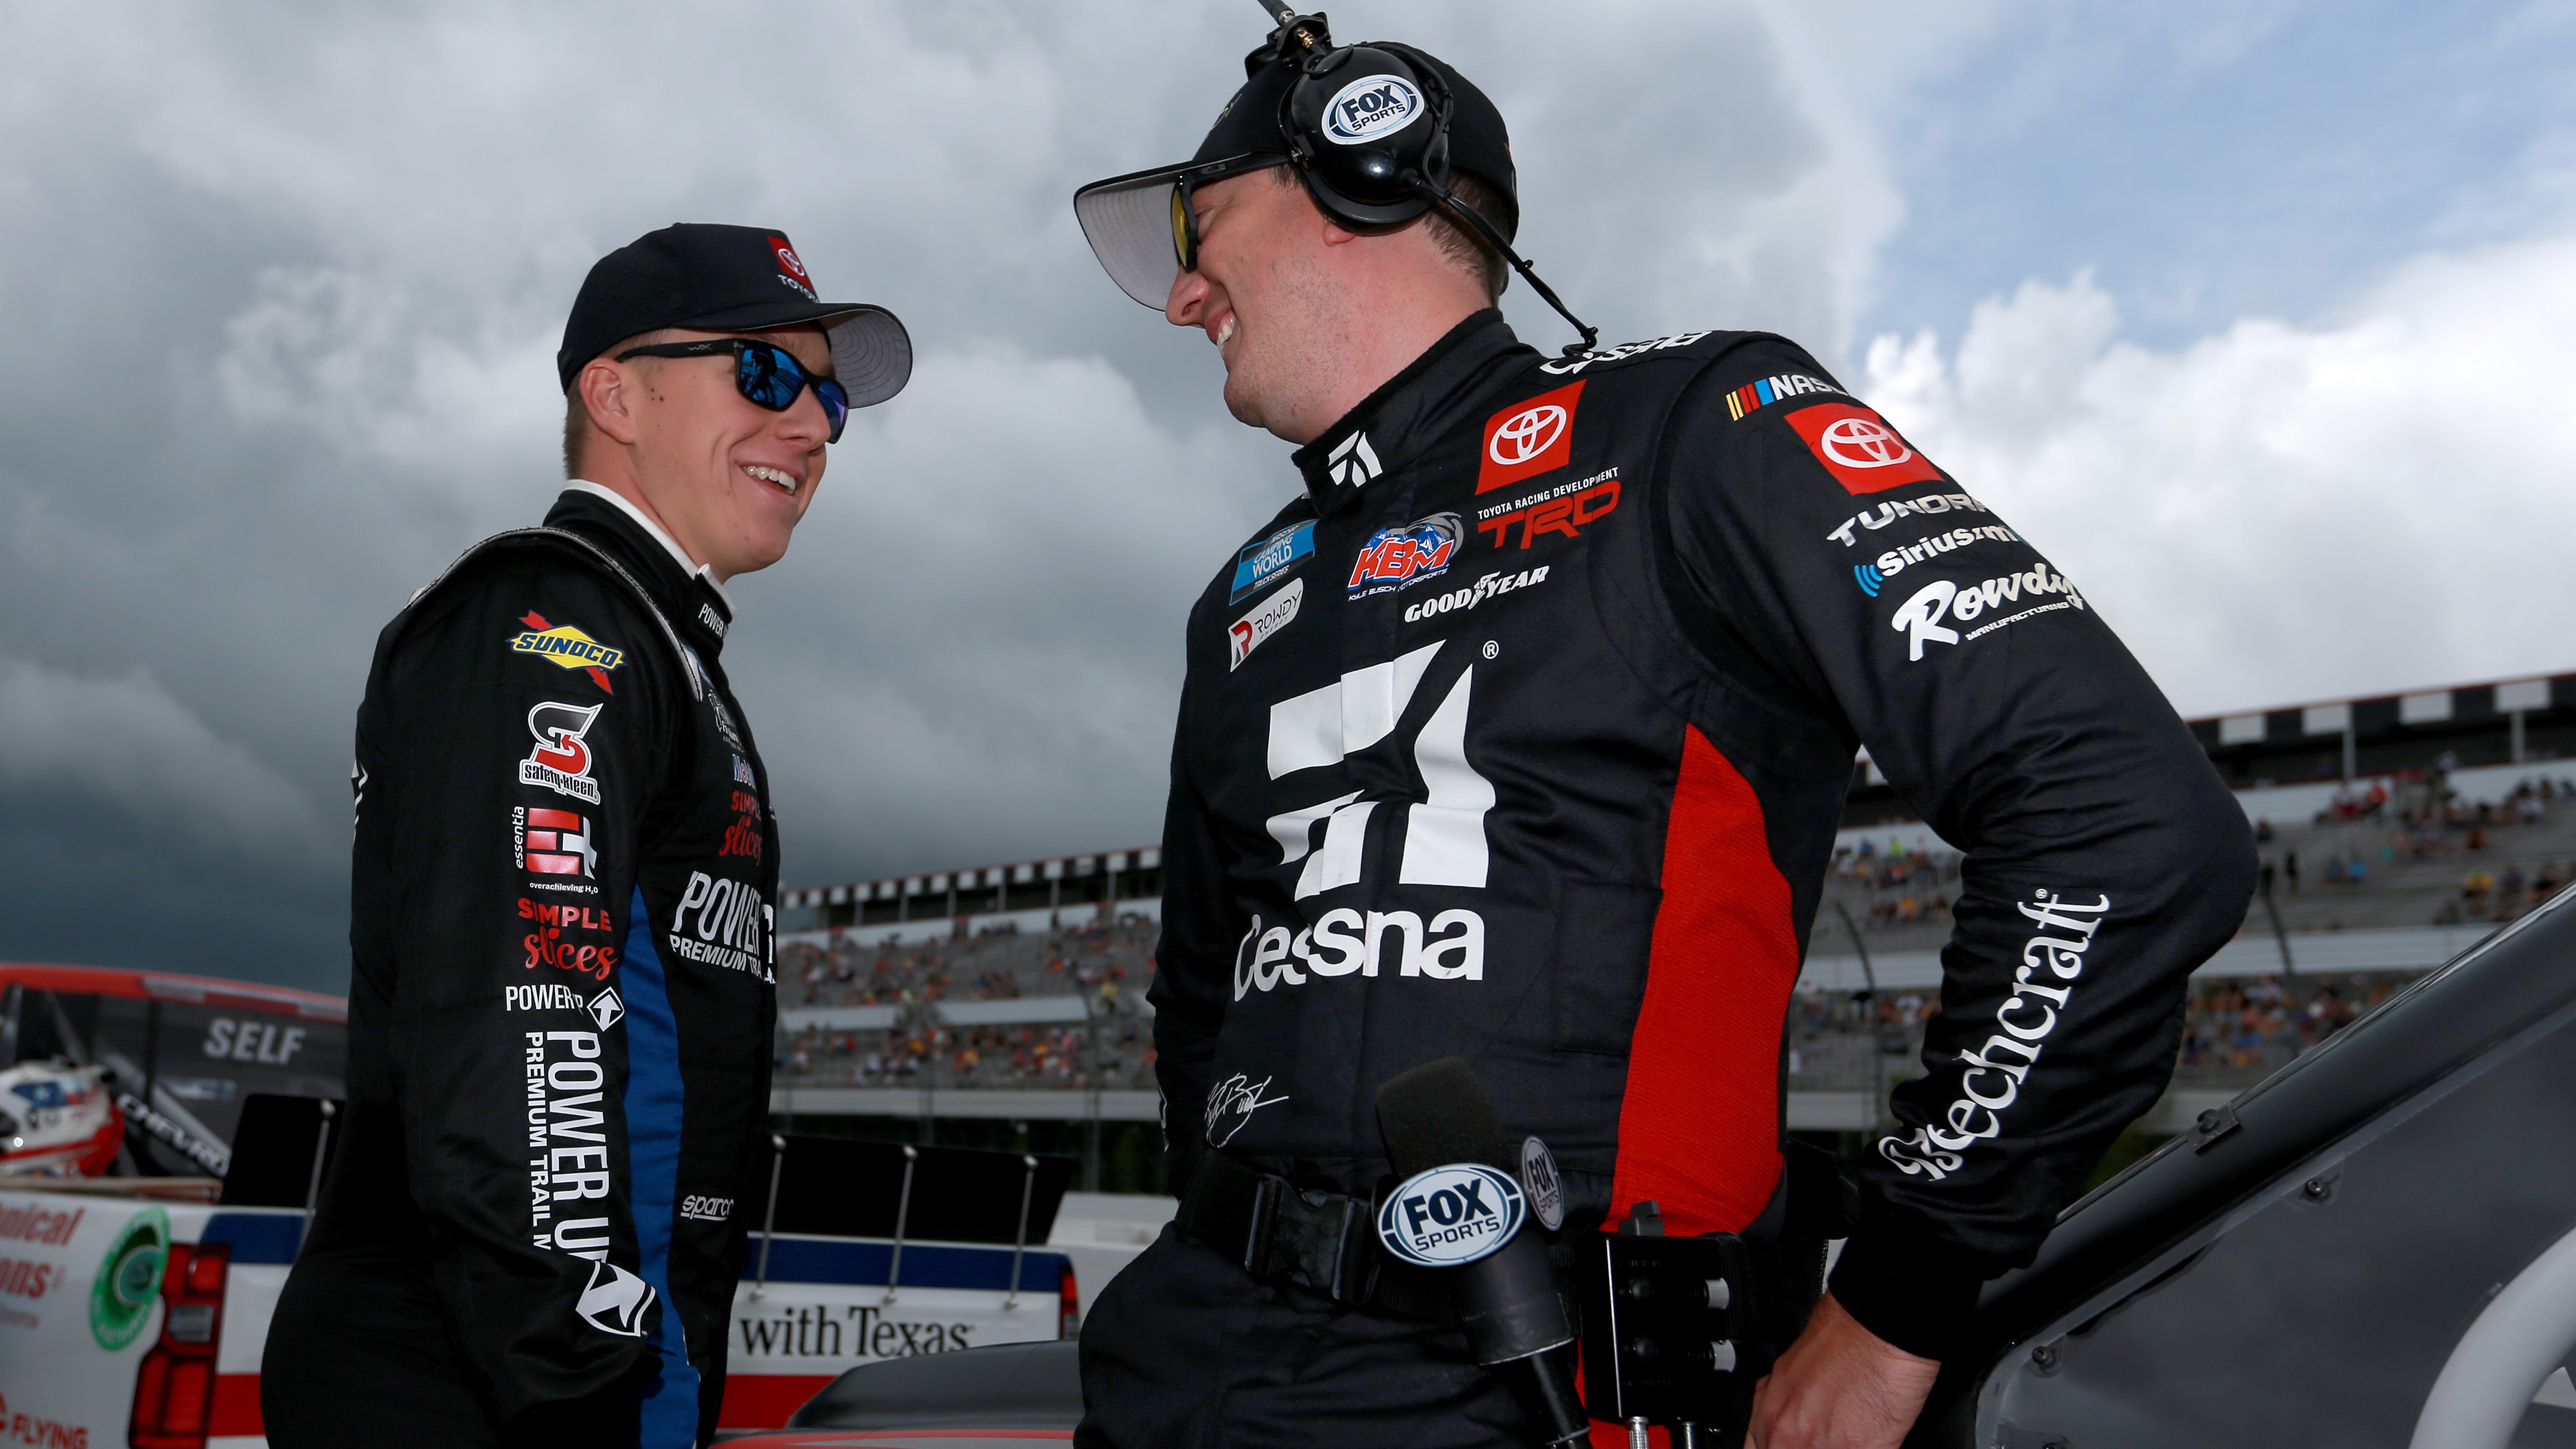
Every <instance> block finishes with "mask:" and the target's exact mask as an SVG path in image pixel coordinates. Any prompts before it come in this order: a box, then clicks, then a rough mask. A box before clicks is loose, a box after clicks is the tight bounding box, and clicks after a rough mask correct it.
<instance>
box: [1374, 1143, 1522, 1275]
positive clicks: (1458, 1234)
mask: <svg viewBox="0 0 2576 1449" xmlns="http://www.w3.org/2000/svg"><path fill="white" fill-rule="evenodd" d="M1528 1216H1529V1200H1528V1199H1527V1198H1526V1197H1524V1196H1523V1195H1522V1193H1521V1185H1520V1184H1519V1183H1517V1182H1514V1181H1512V1179H1511V1177H1510V1175H1509V1174H1507V1173H1501V1172H1497V1171H1495V1170H1494V1169H1492V1168H1490V1167H1487V1166H1485V1165H1484V1164H1483V1163H1481V1162H1456V1163H1451V1164H1450V1165H1449V1166H1447V1167H1435V1168H1432V1169H1431V1170H1430V1171H1428V1172H1418V1173H1415V1174H1414V1175H1413V1176H1411V1177H1408V1178H1406V1179H1405V1180H1404V1181H1403V1182H1401V1183H1399V1184H1397V1186H1396V1189H1395V1191H1394V1192H1392V1193H1390V1194H1388V1195H1387V1199H1386V1206H1385V1207H1383V1208H1380V1209H1378V1214H1377V1236H1378V1241H1380V1242H1382V1243H1384V1244H1386V1250H1387V1251H1388V1252H1390V1253H1393V1254H1395V1255H1396V1256H1397V1257H1399V1258H1402V1259H1403V1260H1404V1261H1406V1262H1408V1263H1418V1264H1421V1265H1422V1266H1424V1267H1426V1268H1447V1267H1454V1266H1456V1265H1458V1264H1460V1263H1472V1262H1474V1261H1476V1260H1477V1259H1478V1258H1482V1257H1486V1256H1488V1255H1490V1254H1492V1253H1493V1252H1495V1251H1496V1250H1498V1249H1500V1248H1501V1247H1502V1246H1503V1245H1504V1244H1505V1243H1508V1242H1510V1241H1511V1240H1512V1234H1513V1233H1515V1232H1517V1231H1519V1229H1520V1225H1521V1220H1522V1219H1524V1218H1526V1217H1528Z"/></svg>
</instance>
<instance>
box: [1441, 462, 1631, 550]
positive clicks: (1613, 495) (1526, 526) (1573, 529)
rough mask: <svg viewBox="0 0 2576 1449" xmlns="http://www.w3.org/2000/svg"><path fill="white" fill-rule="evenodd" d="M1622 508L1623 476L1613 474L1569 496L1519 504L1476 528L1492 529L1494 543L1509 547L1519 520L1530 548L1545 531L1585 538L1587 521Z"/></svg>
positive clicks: (1522, 544)
mask: <svg viewBox="0 0 2576 1449" xmlns="http://www.w3.org/2000/svg"><path fill="white" fill-rule="evenodd" d="M1618 508H1619V480H1618V479H1616V478H1613V479H1611V480H1610V481H1609V482H1607V483H1603V484H1601V485H1600V486H1598V487H1595V488H1587V489H1585V490H1583V491H1582V492H1580V493H1576V494H1572V495H1570V496H1568V497H1563V498H1550V499H1548V500H1547V501H1545V502H1543V503H1533V504H1531V505H1530V506H1529V507H1527V508H1515V509H1513V510H1512V511H1511V512H1509V513H1501V514H1496V515H1495V516H1494V517H1492V518H1487V519H1483V520H1480V521H1479V522H1478V523H1477V524H1476V531H1477V532H1478V533H1491V534H1492V535H1493V536H1494V547H1496V548H1507V547H1509V546H1510V545H1511V541H1512V526H1513V525H1514V524H1518V525H1519V526H1520V530H1521V547H1523V548H1527V547H1529V546H1530V545H1531V544H1534V543H1536V542H1538V536H1539V535H1540V534H1542V533H1561V534H1564V535H1565V536H1566V537H1567V538H1581V537H1582V536H1583V526H1584V525H1585V524H1587V523H1591V522H1592V521H1594V520H1595V519H1599V518H1605V517H1607V516H1609V515H1610V514H1612V513H1615V512H1617V511H1618Z"/></svg>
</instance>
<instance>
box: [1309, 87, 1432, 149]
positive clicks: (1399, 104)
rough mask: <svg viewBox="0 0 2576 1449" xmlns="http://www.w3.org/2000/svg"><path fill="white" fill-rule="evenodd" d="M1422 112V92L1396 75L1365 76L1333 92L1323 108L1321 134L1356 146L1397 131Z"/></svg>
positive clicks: (1334, 140)
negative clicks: (1322, 128)
mask: <svg viewBox="0 0 2576 1449" xmlns="http://www.w3.org/2000/svg"><path fill="white" fill-rule="evenodd" d="M1420 114H1422V92H1420V91H1418V90H1416V89H1414V87H1413V82H1411V81H1409V80H1406V79H1405V78H1404V77H1402V76H1400V75H1365V76H1362V77H1360V78H1359V79H1358V80H1355V81H1353V82H1351V83H1350V84H1349V85H1346V86H1344V87H1342V88H1341V90H1339V91H1337V92H1335V93H1334V96H1333V99H1332V100H1331V101H1330V102H1329V103H1328V104H1326V105H1325V107H1324V134H1325V135H1326V136H1327V137H1330V138H1331V139H1332V141H1333V143H1334V144H1336V145H1341V146H1360V145H1365V144H1367V143H1368V142H1370V141H1374V140H1376V139H1377V138H1378V137H1380V136H1383V135H1385V134H1386V133H1387V132H1389V131H1401V130H1403V129H1404V128H1405V127H1406V126H1408V125H1410V124H1412V122H1413V118H1414V117H1415V116H1418V115H1420Z"/></svg>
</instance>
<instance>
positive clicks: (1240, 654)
mask: <svg viewBox="0 0 2576 1449" xmlns="http://www.w3.org/2000/svg"><path fill="white" fill-rule="evenodd" d="M1305 602H1306V581H1305V580H1304V579H1290V580H1289V581H1288V587H1286V588H1284V589H1281V590H1280V591H1279V593H1278V595H1277V597H1275V598H1272V599H1271V600H1270V601H1269V602H1267V603H1264V604H1260V605H1257V606H1255V607H1254V609H1253V611H1252V612H1251V613H1249V614H1246V615H1244V616H1243V617H1242V618H1240V619H1237V620H1235V621H1234V623H1233V625H1232V626H1231V627H1230V628H1228V629H1227V630H1226V631H1225V643H1226V665H1225V667H1226V671H1227V672H1228V673H1232V672H1233V671H1234V670H1236V669H1238V668H1240V667H1241V666H1242V664H1243V661H1245V660H1246V659H1249V658H1251V657H1252V651H1253V650H1255V649H1258V648H1260V647H1261V645H1262V642H1263V641H1264V640H1266V639H1268V638H1269V637H1270V636H1271V635H1273V634H1276V633H1278V632H1279V631H1280V630H1282V629H1285V628H1287V627H1288V626H1289V625H1290V624H1292V623H1294V622H1296V618H1297V609H1298V606H1299V605H1301V604H1303V603H1305Z"/></svg>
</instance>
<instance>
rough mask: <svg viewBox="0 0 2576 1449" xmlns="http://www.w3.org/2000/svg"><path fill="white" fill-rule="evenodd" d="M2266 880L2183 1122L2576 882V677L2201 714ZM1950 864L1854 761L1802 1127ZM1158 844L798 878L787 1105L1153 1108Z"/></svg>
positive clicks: (1930, 960)
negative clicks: (941, 868) (830, 880)
mask: <svg viewBox="0 0 2576 1449" xmlns="http://www.w3.org/2000/svg"><path fill="white" fill-rule="evenodd" d="M2190 725H2191V729H2192V732H2193V734H2194V735H2195V737H2197V738H2198V739H2199V740H2200V741H2201V743H2202V745H2203V747H2204V748H2205V749H2207V750H2208V752H2209V755H2210V758H2211V761H2212V763H2213V764H2214V765H2215V766H2216V767H2217V768H2218V770H2219V772H2220V774H2221V776H2222V778H2224V779H2226V780H2227V781H2228V783H2229V784H2230V785H2231V786H2232V787H2234V788H2235V790H2236V794H2237V799H2238V800H2239V801H2240V803H2241V804H2242V805H2243V807H2244V809H2245V812H2246V815H2247V818H2248V819H2249V820H2251V821H2253V822H2254V823H2255V824H2256V826H2257V834H2258V841H2259V846H2258V848H2259V851H2260V854H2261V857H2262V860H2263V863H2264V879H2265V881H2266V883H2267V885H2266V889H2265V891H2264V892H2263V893H2262V894H2260V895H2258V897H2257V899H2256V902H2255V906H2254V909H2253V910H2252V911H2250V912H2249V913H2248V917H2247V920H2246V923H2245V926H2244V928H2243V929H2242V930H2241V931H2240V933H2239V935H2238V937H2237V939H2236V940H2234V941H2233V942H2231V943H2230V944H2229V945H2228V946H2226V947H2225V948H2223V949H2222V950H2221V951H2220V952H2219V954H2218V956H2217V957H2216V958H2214V959H2213V960H2212V961H2211V962H2210V963H2209V964H2208V965H2207V966H2205V967H2203V968H2202V970H2201V972H2200V973H2199V975H2198V976H2197V978H2196V979H2195V981H2194V984H2193V990H2192V1000H2191V1007H2190V1016H2189V1019H2188V1024H2187V1027H2186V1031H2185V1039H2184V1044H2183V1049H2182V1053H2181V1058H2180V1061H2179V1064H2178V1067H2177V1071H2176V1077H2175V1085H2174V1090H2173V1091H2172V1092H2170V1093H2169V1094H2168V1096H2167V1098H2166V1100H2165V1102H2164V1103H2163V1104H2161V1105H2160V1106H2159V1108H2158V1109H2157V1111H2156V1112H2155V1113H2154V1114H2152V1115H2151V1117H2150V1119H2149V1121H2148V1123H2147V1124H2146V1125H2147V1126H2149V1127H2150V1128H2154V1129H2158V1130H2166V1131H2171V1130H2176V1129H2177V1128H2178V1127H2179V1126H2180V1125H2181V1124H2183V1123H2186V1122H2188V1121H2189V1120H2190V1118H2191V1117H2192V1116H2193V1115H2195V1114H2196V1113H2197V1112H2198V1111H2200V1110H2201V1109H2202V1108H2204V1107H2207V1106H2214V1105H2216V1104H2217V1103H2218V1102H2219V1101H2223V1100H2224V1099H2225V1098H2226V1097H2228V1096H2231V1095H2233V1094H2234V1093H2235V1092H2236V1091H2237V1090H2240V1089H2241V1088H2242V1087H2244V1086H2246V1085H2248V1084H2250V1083H2252V1082H2253V1081H2256V1080H2259V1079H2260V1078H2261V1077H2262V1076H2263V1075H2265V1074H2266V1073H2268V1072H2270V1071H2271V1070H2273V1069H2275V1068H2277V1067H2278V1066H2279V1065H2281V1064H2282V1063H2283V1062H2286V1061H2288V1060H2290V1059H2291V1058H2292V1057H2295V1056H2296V1055H2297V1054H2298V1053H2299V1052H2301V1051H2303V1050H2306V1049H2307V1048H2308V1047H2309V1046H2312V1045H2313V1044H2314V1043H2316V1042H2317V1041H2321V1040H2323V1039H2324V1038H2325V1037H2327V1036H2329V1035H2331V1034H2333V1033H2334V1032H2335V1031H2338V1030H2340V1029H2342V1027H2344V1026H2346V1025H2349V1024H2350V1023H2351V1022H2352V1021H2353V1020H2355V1019H2357V1018H2358V1017H2359V1016H2360V1015H2361V1014H2362V1013H2364V1012H2366V1011H2368V1010H2369V1009H2370V1008H2372V1007H2373V1006H2376V1005H2377V1004H2378V1003H2379V1002H2380V1001H2382V1000H2384V999H2385V998H2386V997H2387V996H2388V995H2389V994H2390V993H2391V992H2392V991H2394V990H2395V989H2397V988H2398V987H2400V986H2402V985H2403V984H2404V983H2405V982H2407V981H2409V980H2411V979H2413V978H2414V977H2416V976H2419V975H2421V974H2422V973H2423V972H2424V971H2426V970H2428V969H2430V968H2431V967H2433V966H2435V965H2438V964H2440V963H2441V962H2442V961H2444V960H2446V959H2448V958H2449V957H2450V956H2452V955H2454V954H2456V953H2457V952H2459V951H2461V950H2463V949H2466V948H2467V947H2468V946H2469V945H2471V944H2474V943H2475V942H2476V941H2477V940H2478V939H2479V938H2480V937H2481V936H2483V935H2484V934H2486V933H2487V932H2488V931H2489V930H2492V929H2493V928H2494V927H2495V926H2496V925H2498V924H2500V923H2502V922H2505V921H2509V920H2511V919H2513V918H2514V917H2516V916H2517V915H2519V914H2522V913H2524V912H2527V911H2529V910H2530V909H2532V908H2533V907H2535V906H2537V905H2538V904H2540V903H2541V902H2542V901H2544V900H2547V899H2549V898H2550V897H2551V896H2552V895H2553V894H2554V893H2555V892H2557V891H2559V890H2561V889H2563V888H2565V887H2566V886H2567V885H2568V884H2569V882H2570V881H2571V879H2576V760H2571V761H2569V762H2568V763H2565V764H2560V763H2558V761H2559V757H2560V755H2561V753H2562V752H2567V753H2570V754H2576V674H2571V675H2560V676H2553V677H2549V678H2544V679H2518V680H2503V681H2495V682H2491V683H2486V684H2477V685H2464V686H2456V687H2453V688H2449V689H2444V690H2430V691H2423V692H2419V693H2415V694H2403V695H2386V696H2379V697H2374V698H2370V699H2352V700H2341V701H2332V702H2328V703H2323V704H2307V705H2298V706H2291V707H2287V708H2282V709H2271V710H2261V711H2253V712H2248V713H2244V714H2237V715H2228V716H2213V717H2210V718H2207V719H2197V720H2193V721H2190ZM1960 864H1961V862H1960V858H1959V856H1958V853H1957V852H1956V851H1955V850H1953V849H1951V848H1950V846H1949V845H1948V844H1947V843H1945V842H1943V841H1942V840H1940V838H1939V837H1938V836H1937V835H1935V834H1934V833H1933V832H1932V831H1931V830H1930V829H1929V828H1928V827H1926V826H1925V825H1923V824H1922V823H1921V822H1919V821H1917V820H1915V819H1913V818H1912V817H1911V815H1910V814H1909V813H1907V811H1906V808H1905V807H1904V805H1903V802H1902V801H1901V800H1899V799H1898V798H1897V797H1896V795H1895V792H1894V791H1893V790H1892V789H1890V788H1889V787H1888V785H1887V782H1886V781H1885V779H1884V778H1883V777H1881V776H1880V775H1879V774H1878V773H1877V772H1876V770H1875V769H1874V768H1872V767H1871V766H1870V765H1869V762H1868V761H1867V759H1866V757H1865V756H1864V757H1863V758H1862V759H1861V760H1859V761H1858V762H1856V764H1855V769H1854V779H1853V785H1852V790H1851V795H1850V798H1849V803H1848V805H1847V809H1846V813H1845V826H1844V829H1843V831H1842V833H1841V836H1840V837H1839V839H1838V841H1837V846H1836V850H1835V854H1834V858H1833V863H1832V865H1831V867H1830V868H1829V871H1828V874H1827V879H1826V881H1825V890H1824V896H1823V901H1822V904H1821V906H1820V907H1819V909H1818V912H1817V916H1816V921H1815V926H1814V930H1813V932H1812V935H1811V939H1810V941H1809V950H1808V960H1807V966H1806V970H1805V972H1804V974H1803V975H1802V977H1801V979H1800V982H1799V989H1798V992H1797V995H1796V998H1795V1003H1794V1006H1793V1009H1792V1013H1791V1021H1790V1059H1789V1088H1790V1102H1789V1115H1790V1125H1791V1126H1792V1127H1793V1128H1801V1129H1807V1130H1817V1131H1846V1132H1849V1131H1865V1130H1868V1129H1870V1128H1873V1127H1875V1126H1876V1125H1878V1124H1879V1123H1880V1122H1881V1121H1882V1120H1883V1115H1884V1111H1885V1100H1886V1097H1885V1094H1886V1091H1887V1089H1888V1088H1889V1087H1890V1086H1892V1085H1894V1084H1895V1083H1897V1082H1899V1081H1902V1080H1904V1079H1905V1078H1907V1077H1909V1076H1912V1075H1914V1074H1917V1073H1919V1072H1920V1071H1921V1065H1920V1063H1919V1061H1918V1054H1919V1053H1920V1051H1921V1047H1922V1036H1923V1026H1924V1023H1925V1021H1926V1020H1927V1019H1928V1018H1929V1017H1930V1016H1931V1015H1932V1014H1933V1013H1935V1012H1937V1011H1938V1010H1939V1009H1940V1007H1939V1001H1938V988H1939V984H1940V959H1939V952H1940V950H1941V947H1942V945H1943V944H1944V943H1945V942H1946V941H1947V940H1948V937H1949V932H1950V912H1951V907H1952V903H1953V902H1954V901H1955V900H1956V899H1957V897H1958V895H1959V872H1960ZM1161 887H1162V871H1161V859H1160V856H1159V854H1158V853H1157V852H1156V851H1153V850H1151V849H1145V850H1129V851H1118V852H1106V853H1102V854H1099V855H1089V856H1067V857H1060V858H1056V859H1052V860H1042V861H1025V862H1019V863H1015V864H1011V865H1002V866H986V867H979V868H976V869H973V870H966V871H950V872H944V873H933V874H924V875H918V876H907V877H897V878H891V879H883V880H873V881H860V882H851V883H848V884H844V885H838V886H828V887H811V888H804V889H799V890H794V891H789V892H787V893H786V895H785V899H784V906H785V910H784V912H783V914H782V920H781V927H782V932H781V937H780V949H779V967H780V969H779V1006H780V1013H779V1015H780V1035H779V1046H778V1064H777V1065H778V1071H777V1089H778V1093H777V1099H776V1104H775V1105H776V1108H777V1110H778V1111H780V1112H782V1113H785V1114H791V1115H796V1116H799V1117H804V1116H809V1115H810V1116H823V1117H831V1116H852V1117H863V1118H876V1119H887V1118H898V1119H914V1120H918V1121H920V1122H922V1123H923V1124H924V1127H925V1129H927V1127H928V1124H929V1123H930V1122H931V1121H932V1119H970V1120H971V1119H978V1118H981V1119H988V1120H991V1119H1009V1120H1013V1121H1015V1122H1019V1123H1026V1122H1028V1121H1030V1120H1032V1119H1036V1120H1053V1121H1057V1122H1084V1121H1087V1122H1089V1123H1091V1124H1094V1125H1093V1128H1092V1130H1093V1133H1094V1137H1095V1139H1096V1136H1097V1131H1098V1127H1097V1124H1099V1123H1101V1122H1104V1121H1105V1122H1113V1123H1115V1122H1127V1123H1136V1124H1143V1123H1149V1122H1152V1121H1154V1120H1155V1119H1156V1117H1157V1115H1158V1114H1157V1103H1156V1100H1155V1096H1154V1091H1153V1013H1152V1010H1151V1008H1150V1006H1149V1005H1148V1004H1147V1003H1146V1001H1145V999H1144V993H1145V988H1146V986H1147V985H1148V984H1150V982H1151V980H1152V973H1153V946H1154V938H1155V934H1156V931H1157V924H1156V923H1157V921H1158V919H1159V915H1160V899H1159V894H1160V891H1161Z"/></svg>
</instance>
